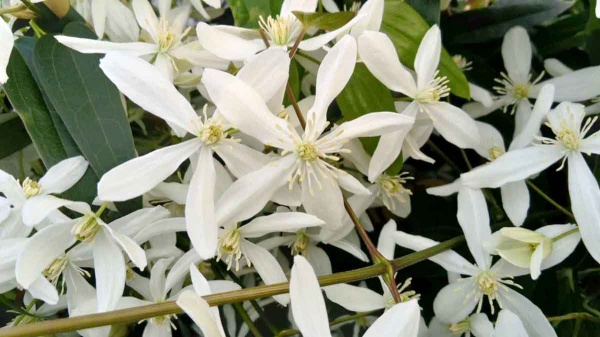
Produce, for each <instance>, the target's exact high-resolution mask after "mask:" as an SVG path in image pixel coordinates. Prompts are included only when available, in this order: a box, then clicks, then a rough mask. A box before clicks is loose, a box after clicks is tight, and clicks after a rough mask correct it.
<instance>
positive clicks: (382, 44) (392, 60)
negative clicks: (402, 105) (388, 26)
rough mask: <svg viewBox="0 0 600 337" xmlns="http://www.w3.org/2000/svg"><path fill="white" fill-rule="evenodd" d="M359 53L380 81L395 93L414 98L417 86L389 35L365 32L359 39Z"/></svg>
mask: <svg viewBox="0 0 600 337" xmlns="http://www.w3.org/2000/svg"><path fill="white" fill-rule="evenodd" d="M358 52H359V54H360V58H361V59H362V60H363V61H364V62H365V65H366V66H367V68H369V70H370V71H371V73H372V74H373V75H375V77H377V79H378V80H380V81H381V82H382V83H383V84H385V86H386V87H388V88H390V89H391V90H393V91H396V92H400V93H403V94H405V95H407V96H410V97H414V95H415V94H416V92H417V84H416V83H415V80H414V78H413V76H412V75H411V73H410V72H409V71H408V70H406V68H404V66H403V65H402V64H401V63H400V60H399V59H398V54H397V52H396V48H395V47H394V44H393V43H392V41H391V40H390V38H389V37H387V35H385V34H383V33H379V32H364V33H363V34H362V35H361V36H360V38H359V39H358Z"/></svg>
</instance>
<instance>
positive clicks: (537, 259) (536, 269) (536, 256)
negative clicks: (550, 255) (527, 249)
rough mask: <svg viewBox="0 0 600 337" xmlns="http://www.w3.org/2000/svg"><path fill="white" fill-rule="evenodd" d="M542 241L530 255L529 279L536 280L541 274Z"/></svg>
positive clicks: (543, 244) (543, 245)
mask: <svg viewBox="0 0 600 337" xmlns="http://www.w3.org/2000/svg"><path fill="white" fill-rule="evenodd" d="M545 245H546V244H545V243H544V241H542V242H540V244H539V245H538V246H537V247H536V248H535V250H534V251H533V254H531V261H530V262H529V270H530V271H531V278H532V279H534V280H537V279H538V277H540V275H541V274H542V260H543V259H544V247H545Z"/></svg>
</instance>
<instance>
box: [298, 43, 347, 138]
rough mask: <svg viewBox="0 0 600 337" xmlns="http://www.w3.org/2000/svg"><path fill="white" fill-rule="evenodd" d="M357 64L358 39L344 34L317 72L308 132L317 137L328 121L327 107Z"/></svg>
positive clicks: (310, 136)
mask: <svg viewBox="0 0 600 337" xmlns="http://www.w3.org/2000/svg"><path fill="white" fill-rule="evenodd" d="M355 64H356V41H355V40H354V39H353V38H352V37H350V36H344V38H342V40H341V41H339V42H338V43H336V44H335V46H334V47H333V48H331V50H330V51H329V52H328V53H327V55H326V56H325V58H324V59H323V61H322V62H321V65H320V66H319V71H318V73H317V86H316V95H315V102H314V104H313V106H312V108H311V109H310V110H309V112H308V115H307V116H308V118H307V131H306V132H307V134H309V138H310V139H316V137H317V136H318V135H320V134H321V132H323V130H324V129H325V126H326V122H327V108H329V105H330V104H331V102H333V100H334V99H335V98H336V97H337V96H338V95H339V94H340V92H341V91H342V89H344V87H345V86H346V84H347V83H348V81H349V80H350V77H351V76H352V72H353V71H354V66H355Z"/></svg>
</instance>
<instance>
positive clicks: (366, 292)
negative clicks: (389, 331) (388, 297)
mask: <svg viewBox="0 0 600 337" xmlns="http://www.w3.org/2000/svg"><path fill="white" fill-rule="evenodd" d="M323 290H324V291H325V295H326V296H327V298H328V299H329V300H330V301H332V302H333V303H336V304H338V305H340V306H342V307H343V308H344V309H346V310H349V311H354V312H367V311H372V310H379V309H383V308H385V300H384V299H383V296H382V295H380V294H378V293H376V292H374V291H373V290H371V289H369V288H366V287H357V286H353V285H350V284H344V283H342V284H335V285H332V286H328V287H324V288H323Z"/></svg>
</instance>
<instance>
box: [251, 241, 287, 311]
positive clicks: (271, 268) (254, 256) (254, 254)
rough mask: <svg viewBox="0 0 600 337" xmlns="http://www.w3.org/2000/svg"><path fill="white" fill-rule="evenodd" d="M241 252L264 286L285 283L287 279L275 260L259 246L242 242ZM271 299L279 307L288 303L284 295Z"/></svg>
mask: <svg viewBox="0 0 600 337" xmlns="http://www.w3.org/2000/svg"><path fill="white" fill-rule="evenodd" d="M241 245H242V251H243V252H244V255H246V258H247V259H248V260H250V262H251V263H252V265H253V266H254V268H255V269H256V272H257V273H258V275H260V278H261V279H262V280H263V282H265V284H276V283H282V282H287V277H285V273H284V272H283V269H281V266H280V265H279V262H277V259H276V258H275V257H274V256H273V255H272V254H271V253H269V251H267V250H266V249H264V248H262V247H261V246H258V245H255V244H253V243H251V242H250V241H248V240H243V241H242V243H241ZM273 298H274V299H275V300H276V301H277V302H279V304H281V305H284V306H285V305H287V304H288V303H289V300H290V299H289V297H288V295H286V294H283V295H276V296H273Z"/></svg>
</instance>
